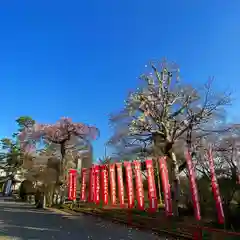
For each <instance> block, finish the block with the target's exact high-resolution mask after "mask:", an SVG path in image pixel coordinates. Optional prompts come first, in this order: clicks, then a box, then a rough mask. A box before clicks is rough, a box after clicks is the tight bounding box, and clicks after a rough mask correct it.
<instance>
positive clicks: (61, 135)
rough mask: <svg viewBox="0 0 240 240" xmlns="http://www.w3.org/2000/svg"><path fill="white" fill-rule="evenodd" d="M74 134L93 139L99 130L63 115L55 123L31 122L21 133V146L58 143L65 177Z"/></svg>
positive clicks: (81, 137) (28, 147) (62, 171)
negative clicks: (68, 153) (66, 163)
mask: <svg viewBox="0 0 240 240" xmlns="http://www.w3.org/2000/svg"><path fill="white" fill-rule="evenodd" d="M73 136H75V137H78V138H80V139H83V140H85V141H91V140H94V139H96V138H97V137H98V136H99V130H98V129H97V128H96V127H94V126H88V125H86V124H83V123H74V122H72V120H71V119H70V118H66V117H63V118H61V119H60V120H59V121H57V122H56V123H55V124H40V123H30V124H28V125H25V126H24V128H23V129H22V131H21V132H20V134H19V139H20V143H21V147H22V148H23V149H27V150H29V149H31V151H33V147H35V148H36V143H37V142H40V141H42V142H43V143H45V144H58V145H59V146H60V153H61V161H60V174H61V177H63V174H64V158H65V155H66V150H67V149H68V148H69V146H68V142H69V140H70V138H71V137H73ZM30 146H31V147H30ZM35 150H36V149H35ZM61 181H62V180H61Z"/></svg>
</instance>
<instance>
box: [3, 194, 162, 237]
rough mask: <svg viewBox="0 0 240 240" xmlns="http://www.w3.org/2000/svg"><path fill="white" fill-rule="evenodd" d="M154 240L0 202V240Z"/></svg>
mask: <svg viewBox="0 0 240 240" xmlns="http://www.w3.org/2000/svg"><path fill="white" fill-rule="evenodd" d="M7 239H15V240H17V239H18V240H23V239H24V240H31V239H32V240H33V239H35V240H37V239H40V240H53V239H56V240H67V239H69V240H75V239H76V240H91V239H92V240H125V239H126V240H127V239H133V240H134V239H136V240H157V239H166V238H159V237H157V236H155V235H154V234H152V233H148V232H142V231H139V230H135V229H131V228H128V227H126V226H123V225H120V224H115V223H111V222H108V221H104V220H102V219H100V218H97V217H93V216H86V215H83V214H79V215H77V216H75V215H74V216H73V215H70V214H67V213H66V214H65V213H63V212H61V211H59V212H58V211H57V212H53V211H48V210H37V209H35V208H34V207H33V206H30V205H28V204H24V203H16V202H9V201H3V199H1V198H0V240H7Z"/></svg>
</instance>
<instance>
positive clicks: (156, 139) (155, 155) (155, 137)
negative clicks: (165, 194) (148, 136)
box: [153, 134, 163, 205]
mask: <svg viewBox="0 0 240 240" xmlns="http://www.w3.org/2000/svg"><path fill="white" fill-rule="evenodd" d="M153 143H154V146H153V163H154V165H155V166H154V167H156V170H157V185H158V195H159V203H160V204H161V205H162V204H163V200H162V192H161V180H160V171H159V164H158V158H159V157H160V156H161V149H160V147H159V146H158V143H159V135H158V134H153Z"/></svg>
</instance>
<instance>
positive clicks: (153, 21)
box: [0, 0, 240, 157]
mask: <svg viewBox="0 0 240 240" xmlns="http://www.w3.org/2000/svg"><path fill="white" fill-rule="evenodd" d="M239 11H240V2H239V1H238V0H232V1H229V2H228V1H223V0H212V1H206V0H201V1H192V0H185V1H177V0H174V1H172V0H168V1H161V0H148V1H143V0H138V1H137V0H121V1H110V0H106V1H97V0H95V1H94V0H89V1H79V0H68V1H61V0H60V1H56V0H48V1H46V0H35V1H32V0H31V1H30V0H29V1H24V0H22V1H19V0H11V1H1V6H0V31H1V34H0V83H1V86H0V93H1V99H2V104H1V118H0V135H1V136H9V135H11V133H12V132H13V131H14V130H15V128H16V126H15V123H14V120H15V119H16V118H17V117H18V116H21V115H30V116H32V117H33V118H34V119H36V120H37V121H38V122H44V123H53V122H55V121H56V120H58V119H59V118H60V117H61V116H69V117H71V118H72V119H73V120H74V121H76V122H85V123H89V124H94V125H96V126H98V127H99V128H100V131H101V137H100V139H99V140H98V141H96V142H95V143H94V147H95V156H96V157H99V156H102V155H103V154H104V143H105V141H106V140H107V139H108V138H109V136H110V134H111V130H110V129H109V127H108V114H109V113H110V112H112V111H116V110H118V109H120V108H121V107H122V106H123V100H124V98H125V96H126V94H127V92H128V90H129V89H132V88H134V87H135V86H136V84H137V78H136V77H137V76H138V75H139V74H140V73H141V72H142V71H144V65H145V64H146V63H147V62H148V61H149V60H151V59H161V58H162V57H167V58H168V59H169V60H173V61H176V62H177V63H178V64H179V65H180V67H181V74H182V77H183V79H185V80H187V81H192V82H194V84H200V83H203V82H204V81H206V80H207V78H208V76H210V75H214V76H215V77H216V83H215V84H216V88H221V89H222V88H226V87H231V89H232V90H233V92H234V96H235V98H236V100H235V107H234V108H233V110H231V111H230V115H229V116H230V117H231V118H232V119H234V120H238V119H239V117H238V109H239V108H238V107H237V106H238V104H239V102H240V99H239V98H238V95H239V92H240V91H239V90H238V89H237V86H238V82H239V80H238V79H239V69H240V59H239V57H240V44H239V43H240V14H239Z"/></svg>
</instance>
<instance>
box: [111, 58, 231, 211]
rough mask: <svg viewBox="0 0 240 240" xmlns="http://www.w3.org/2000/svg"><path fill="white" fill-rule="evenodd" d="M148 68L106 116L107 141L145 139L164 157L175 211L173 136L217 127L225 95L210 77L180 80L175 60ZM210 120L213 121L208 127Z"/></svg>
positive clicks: (176, 189)
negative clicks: (196, 83)
mask: <svg viewBox="0 0 240 240" xmlns="http://www.w3.org/2000/svg"><path fill="white" fill-rule="evenodd" d="M150 68H151V69H150V72H148V73H146V74H143V75H142V76H141V77H140V79H141V80H143V82H144V84H143V86H141V87H139V88H138V89H137V90H136V91H134V92H131V93H130V94H129V96H128V98H127V100H126V101H125V103H126V104H125V107H124V109H123V110H122V111H121V112H120V113H117V114H113V115H112V116H111V117H110V123H111V125H112V126H113V128H114V130H115V131H114V135H113V136H112V138H111V139H110V141H109V143H110V144H112V146H115V145H117V143H119V142H121V141H123V140H122V138H123V139H125V140H124V141H125V142H127V144H130V145H134V144H135V143H136V142H138V143H139V142H143V141H145V142H146V141H149V142H150V143H149V144H150V145H151V144H152V148H153V156H154V157H158V156H161V155H167V156H168V157H169V165H170V170H171V171H170V172H171V173H172V174H171V176H170V179H171V182H172V183H173V189H174V193H175V194H174V199H175V201H174V202H175V206H174V211H175V215H177V214H178V208H177V206H178V198H179V196H178V195H179V194H178V192H179V164H178V161H177V158H176V153H175V151H174V145H175V144H176V143H177V142H179V141H182V142H183V143H184V144H185V142H186V140H187V137H188V139H191V138H192V137H193V136H191V134H192V133H193V132H194V133H197V134H195V135H196V136H201V135H202V134H210V133H211V132H212V131H213V130H214V131H219V128H221V127H222V125H223V124H222V122H221V121H223V118H224V113H225V112H224V107H225V106H226V105H228V104H230V102H231V99H230V94H229V93H226V92H225V93H223V94H217V93H214V92H213V89H212V79H211V80H210V81H208V82H207V83H206V84H205V85H204V86H203V87H202V88H198V89H197V88H194V87H193V86H191V85H185V84H183V83H181V82H180V77H179V68H178V66H177V65H176V64H173V63H168V62H167V61H163V62H161V63H160V64H158V65H156V64H155V63H150ZM210 123H214V125H213V126H211V128H210V130H209V128H208V127H209V126H210ZM213 127H214V128H215V129H213ZM224 127H225V126H224ZM189 135H190V137H189ZM190 141H191V140H190ZM141 145H142V143H141ZM182 147H183V146H182ZM184 164H185V163H183V165H184Z"/></svg>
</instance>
